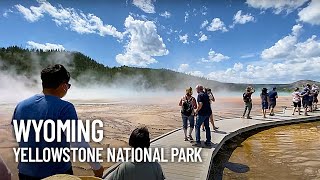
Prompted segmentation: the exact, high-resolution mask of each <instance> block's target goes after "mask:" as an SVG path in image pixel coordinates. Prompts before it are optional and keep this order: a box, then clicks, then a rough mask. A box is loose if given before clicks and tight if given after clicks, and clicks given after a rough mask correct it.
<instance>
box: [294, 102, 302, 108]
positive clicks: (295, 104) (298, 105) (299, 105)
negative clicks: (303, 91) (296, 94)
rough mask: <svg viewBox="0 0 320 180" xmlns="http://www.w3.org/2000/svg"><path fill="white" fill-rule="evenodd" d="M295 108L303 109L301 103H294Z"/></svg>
mask: <svg viewBox="0 0 320 180" xmlns="http://www.w3.org/2000/svg"><path fill="white" fill-rule="evenodd" d="M293 106H294V107H301V101H299V102H293Z"/></svg>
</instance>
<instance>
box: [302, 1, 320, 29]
mask: <svg viewBox="0 0 320 180" xmlns="http://www.w3.org/2000/svg"><path fill="white" fill-rule="evenodd" d="M298 15H299V20H300V21H302V22H306V23H310V24H312V25H320V1H319V0H312V1H311V2H310V4H309V5H308V6H307V7H305V8H304V9H302V10H301V11H300V12H299V13H298Z"/></svg>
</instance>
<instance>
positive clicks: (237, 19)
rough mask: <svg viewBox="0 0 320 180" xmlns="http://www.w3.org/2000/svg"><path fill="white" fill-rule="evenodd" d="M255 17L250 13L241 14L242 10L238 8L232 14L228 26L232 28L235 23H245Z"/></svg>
mask: <svg viewBox="0 0 320 180" xmlns="http://www.w3.org/2000/svg"><path fill="white" fill-rule="evenodd" d="M254 20H255V19H254V17H253V16H252V15H251V14H242V11H241V10H239V11H238V12H237V13H236V14H235V15H234V16H233V24H232V25H231V26H230V27H231V28H233V27H234V26H235V25H236V24H246V23H248V22H253V21H254Z"/></svg>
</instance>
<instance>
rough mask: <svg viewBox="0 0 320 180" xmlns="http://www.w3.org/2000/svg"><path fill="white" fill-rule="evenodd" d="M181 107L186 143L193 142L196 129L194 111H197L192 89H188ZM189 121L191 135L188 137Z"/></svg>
mask: <svg viewBox="0 0 320 180" xmlns="http://www.w3.org/2000/svg"><path fill="white" fill-rule="evenodd" d="M179 106H181V117H182V127H183V132H184V140H185V141H188V140H190V141H193V138H192V131H193V128H194V115H195V112H194V110H195V109H197V102H196V99H195V98H194V97H193V96H192V88H191V87H189V88H187V89H186V94H185V95H184V96H183V97H182V98H181V99H180V102H179ZM188 121H189V126H190V129H189V135H187V129H188Z"/></svg>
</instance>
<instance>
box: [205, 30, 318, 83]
mask: <svg viewBox="0 0 320 180" xmlns="http://www.w3.org/2000/svg"><path fill="white" fill-rule="evenodd" d="M301 31H302V25H299V24H298V25H295V26H293V27H292V32H291V33H290V34H289V35H287V36H285V37H284V38H282V39H280V40H279V41H278V42H276V43H275V44H274V45H273V46H272V47H270V48H268V49H265V50H264V51H262V53H261V58H262V59H261V60H258V61H254V62H250V63H249V64H248V65H246V67H245V66H244V65H240V64H237V63H236V64H235V65H234V66H233V67H232V68H227V69H226V70H220V71H216V72H212V73H210V74H209V75H208V77H209V78H210V79H214V80H218V81H224V82H235V83H290V82H294V81H297V80H301V79H313V80H319V79H320V74H319V69H320V39H319V38H318V37H317V36H316V35H313V36H311V37H310V38H308V39H307V40H305V41H301V42H299V41H298V40H299V39H300V38H299V35H300V34H301ZM266 59H268V60H272V61H265V60H266Z"/></svg>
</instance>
